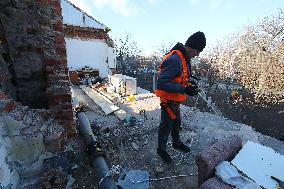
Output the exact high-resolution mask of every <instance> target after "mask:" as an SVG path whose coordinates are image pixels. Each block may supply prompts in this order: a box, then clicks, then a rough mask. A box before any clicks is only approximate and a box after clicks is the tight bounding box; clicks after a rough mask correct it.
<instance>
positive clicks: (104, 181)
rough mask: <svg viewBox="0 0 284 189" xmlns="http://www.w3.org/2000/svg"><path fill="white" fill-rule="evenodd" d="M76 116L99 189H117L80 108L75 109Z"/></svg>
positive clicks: (87, 120) (95, 138)
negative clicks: (97, 179)
mask: <svg viewBox="0 0 284 189" xmlns="http://www.w3.org/2000/svg"><path fill="white" fill-rule="evenodd" d="M76 116H77V118H78V121H79V126H80V129H79V130H80V132H81V134H82V135H83V136H84V137H85V140H86V142H87V145H88V148H89V152H90V154H91V156H92V158H93V159H92V166H93V167H94V169H95V173H96V175H97V177H98V178H99V180H100V183H99V188H101V189H117V185H116V183H115V182H114V180H113V178H112V176H111V175H110V174H109V173H110V170H109V168H108V165H107V163H106V161H105V159H104V153H103V151H102V150H101V149H100V148H99V147H98V141H97V137H96V136H95V135H94V133H93V131H92V128H91V126H90V122H89V119H88V117H87V115H86V113H85V112H84V110H83V108H82V107H79V108H76Z"/></svg>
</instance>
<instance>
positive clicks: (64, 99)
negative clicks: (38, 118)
mask: <svg viewBox="0 0 284 189" xmlns="http://www.w3.org/2000/svg"><path fill="white" fill-rule="evenodd" d="M48 98H49V100H48V104H49V106H55V105H58V104H60V103H71V99H72V98H71V95H70V94H62V95H50V96H49V97H48Z"/></svg>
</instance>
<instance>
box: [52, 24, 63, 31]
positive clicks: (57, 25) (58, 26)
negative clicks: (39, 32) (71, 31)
mask: <svg viewBox="0 0 284 189" xmlns="http://www.w3.org/2000/svg"><path fill="white" fill-rule="evenodd" d="M53 30H54V31H57V32H63V24H62V23H57V24H54V26H53Z"/></svg>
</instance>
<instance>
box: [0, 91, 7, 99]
mask: <svg viewBox="0 0 284 189" xmlns="http://www.w3.org/2000/svg"><path fill="white" fill-rule="evenodd" d="M6 99H8V97H7V95H6V94H5V93H4V92H2V91H0V100H6Z"/></svg>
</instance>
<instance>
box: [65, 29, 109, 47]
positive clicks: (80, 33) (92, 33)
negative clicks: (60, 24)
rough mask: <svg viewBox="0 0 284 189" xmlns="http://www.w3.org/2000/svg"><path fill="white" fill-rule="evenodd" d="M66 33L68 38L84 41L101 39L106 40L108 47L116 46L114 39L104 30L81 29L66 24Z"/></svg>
mask: <svg viewBox="0 0 284 189" xmlns="http://www.w3.org/2000/svg"><path fill="white" fill-rule="evenodd" d="M64 33H65V37H68V38H80V39H83V40H88V39H100V40H104V41H105V43H106V44H107V45H108V46H110V47H113V46H114V44H113V41H112V39H111V38H110V37H109V35H108V34H107V31H105V30H103V29H96V28H88V27H79V26H72V25H67V24H64Z"/></svg>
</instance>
